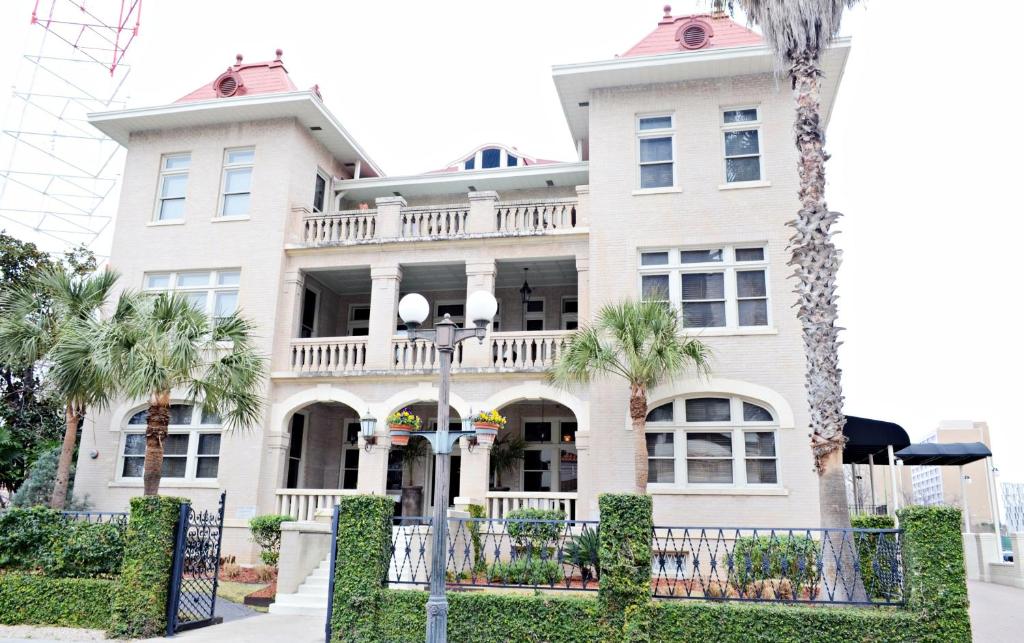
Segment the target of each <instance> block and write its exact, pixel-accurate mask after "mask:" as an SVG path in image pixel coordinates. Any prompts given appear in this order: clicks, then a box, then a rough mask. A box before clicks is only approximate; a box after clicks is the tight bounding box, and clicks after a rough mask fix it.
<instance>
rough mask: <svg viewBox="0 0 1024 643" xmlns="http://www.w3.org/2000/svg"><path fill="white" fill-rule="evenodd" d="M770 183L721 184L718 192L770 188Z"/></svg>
mask: <svg viewBox="0 0 1024 643" xmlns="http://www.w3.org/2000/svg"><path fill="white" fill-rule="evenodd" d="M771 186H772V182H771V181H736V182H735V183H723V184H722V185H719V186H718V189H719V190H745V189H747V188H770V187H771Z"/></svg>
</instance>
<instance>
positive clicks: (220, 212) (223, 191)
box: [217, 145, 256, 219]
mask: <svg viewBox="0 0 1024 643" xmlns="http://www.w3.org/2000/svg"><path fill="white" fill-rule="evenodd" d="M232 152H252V161H249V162H247V163H228V158H229V155H230V154H231V153H232ZM245 168H248V169H249V190H248V192H231V193H228V192H227V189H228V172H230V171H232V170H241V169H245ZM255 178H256V148H255V146H252V145H245V146H242V147H229V148H226V149H225V150H224V163H223V167H222V169H221V173H220V198H219V200H218V203H217V218H218V219H248V218H249V216H250V215H251V214H252V188H253V185H255V183H254V181H255ZM229 194H248V195H249V211H248V212H246V213H244V214H224V206H225V203H226V199H225V198H224V197H225V196H228V195H229Z"/></svg>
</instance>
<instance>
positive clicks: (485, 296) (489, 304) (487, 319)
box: [466, 290, 498, 328]
mask: <svg viewBox="0 0 1024 643" xmlns="http://www.w3.org/2000/svg"><path fill="white" fill-rule="evenodd" d="M497 312H498V300H497V299H495V298H494V295H492V294H491V293H489V292H487V291H486V290H477V291H476V292H474V293H471V294H470V295H469V297H467V298H466V316H467V317H468V318H469V319H471V320H472V321H473V323H474V324H475V325H476V327H477V328H486V327H487V324H489V323H491V320H492V319H494V315H495V314H496V313H497Z"/></svg>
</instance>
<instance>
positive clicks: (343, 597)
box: [331, 496, 423, 641]
mask: <svg viewBox="0 0 1024 643" xmlns="http://www.w3.org/2000/svg"><path fill="white" fill-rule="evenodd" d="M394 510H395V503H394V501H392V500H391V498H388V497H387V496H343V497H342V498H341V500H340V501H339V502H338V538H337V540H336V542H335V546H336V547H337V548H338V553H339V555H338V557H337V560H336V561H335V566H334V570H333V572H332V573H333V574H334V602H333V604H332V606H331V609H332V617H331V627H332V630H333V636H334V640H344V641H379V640H382V639H380V638H379V637H377V635H376V632H377V631H378V628H379V620H380V618H382V616H383V615H382V612H381V608H382V600H381V595H382V593H383V591H384V590H383V587H384V581H385V579H387V573H388V562H389V558H390V555H391V518H392V516H393V515H394ZM418 634H419V636H420V638H421V639H422V636H423V631H422V630H420V631H419V632H418Z"/></svg>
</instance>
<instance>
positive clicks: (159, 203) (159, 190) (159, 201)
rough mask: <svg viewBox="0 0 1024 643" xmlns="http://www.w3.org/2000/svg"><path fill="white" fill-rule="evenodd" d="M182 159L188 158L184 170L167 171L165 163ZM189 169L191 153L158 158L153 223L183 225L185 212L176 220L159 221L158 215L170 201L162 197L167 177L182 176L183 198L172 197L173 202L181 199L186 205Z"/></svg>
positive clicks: (179, 153) (178, 153)
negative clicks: (183, 179)
mask: <svg viewBox="0 0 1024 643" xmlns="http://www.w3.org/2000/svg"><path fill="white" fill-rule="evenodd" d="M182 157H186V158H188V165H186V166H185V168H184V169H182V168H176V169H167V162H168V161H169V160H171V159H176V158H182ZM191 168H192V153H191V152H173V153H171V154H164V155H163V156H161V157H160V180H159V181H157V186H156V204H155V207H154V208H153V223H158V224H164V225H169V224H173V223H184V222H185V212H184V210H183V211H182V213H181V217H179V218H177V219H161V218H160V214H161V211H162V210H163V205H164V201H169V200H172V198H167V199H165V198H164V197H163V193H164V181H165V180H166V179H167V178H168V177H171V176H182V175H184V176H185V196H184V197H173V200H177V199H181V200H182V201H183V202H185V203H188V173H189V170H191Z"/></svg>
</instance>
